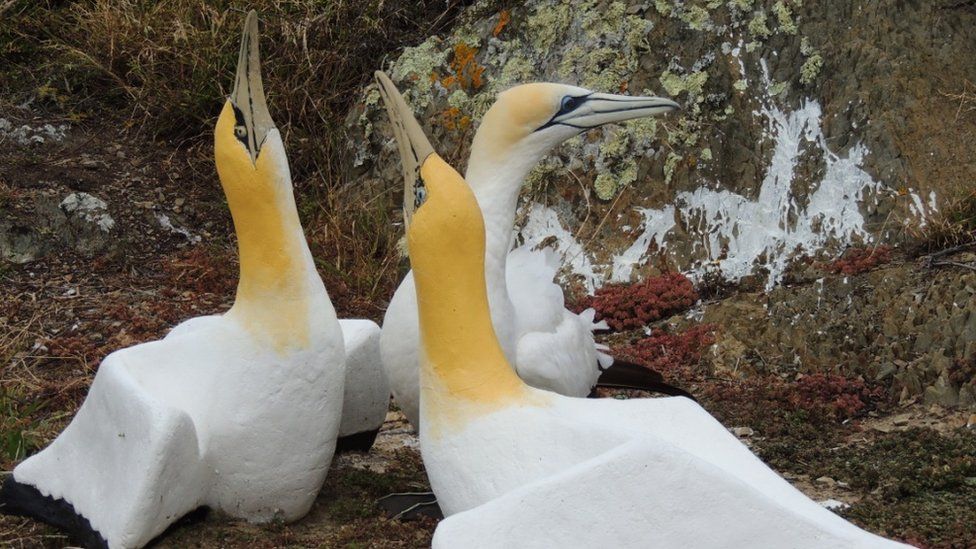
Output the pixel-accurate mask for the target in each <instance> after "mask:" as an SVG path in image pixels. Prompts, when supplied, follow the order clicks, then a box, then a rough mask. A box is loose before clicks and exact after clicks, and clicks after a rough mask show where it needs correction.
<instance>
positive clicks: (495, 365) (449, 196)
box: [409, 155, 526, 418]
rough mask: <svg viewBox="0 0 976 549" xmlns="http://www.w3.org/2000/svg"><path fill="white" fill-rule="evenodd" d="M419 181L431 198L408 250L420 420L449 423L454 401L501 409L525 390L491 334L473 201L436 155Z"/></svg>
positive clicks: (480, 236)
mask: <svg viewBox="0 0 976 549" xmlns="http://www.w3.org/2000/svg"><path fill="white" fill-rule="evenodd" d="M448 170H449V171H448ZM452 174H453V175H452ZM421 175H422V177H423V179H424V181H425V182H429V183H428V184H427V186H428V191H429V195H428V196H429V198H428V200H427V203H425V204H424V206H423V207H422V208H421V209H420V210H419V211H418V213H417V215H416V216H415V218H414V220H413V221H412V222H411V227H410V232H409V246H410V261H411V264H412V267H413V271H414V280H415V283H416V289H417V305H418V312H419V320H420V334H421V340H422V343H423V359H422V361H421V362H422V374H421V376H422V377H421V381H422V385H421V395H422V397H421V398H422V401H423V406H424V409H425V410H426V411H425V417H440V418H445V417H449V416H451V415H452V412H451V409H450V405H453V404H457V403H458V402H464V403H466V404H473V405H475V406H476V407H479V408H484V407H487V408H495V407H498V406H502V405H504V404H506V403H508V402H511V401H512V400H513V399H517V398H519V397H520V396H521V395H522V394H523V393H524V391H525V390H526V389H525V385H524V383H523V382H522V380H521V379H519V378H518V376H517V375H516V374H515V372H514V371H513V370H512V367H511V366H510V365H509V362H508V360H507V359H506V358H505V354H504V353H503V352H502V348H501V346H500V345H499V342H498V338H497V337H496V336H495V331H494V329H493V327H492V322H491V314H490V312H489V308H488V295H487V291H486V288H485V244H484V242H485V233H484V225H483V222H482V219H481V216H480V211H479V209H478V207H477V202H476V201H475V199H474V196H473V195H472V193H471V190H470V189H469V188H468V187H467V185H465V184H464V181H463V180H462V179H461V178H460V176H458V175H457V173H456V172H454V171H453V169H452V168H450V166H448V165H447V164H446V163H444V161H443V160H441V159H440V158H439V157H437V156H436V155H432V156H431V157H430V158H428V160H427V161H426V162H425V163H424V165H423V167H422V168H421ZM445 180H446V181H447V184H445V183H444V181H445ZM435 181H437V182H438V183H437V184H436V186H435V184H434V183H433V182H435Z"/></svg>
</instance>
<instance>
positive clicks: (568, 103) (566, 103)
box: [559, 95, 583, 114]
mask: <svg viewBox="0 0 976 549" xmlns="http://www.w3.org/2000/svg"><path fill="white" fill-rule="evenodd" d="M582 104H583V98H582V97H573V96H572V95H567V96H566V97H563V102H562V105H561V106H560V108H559V113H560V114H565V113H568V112H572V111H574V110H576V108H577V107H579V106H580V105H582Z"/></svg>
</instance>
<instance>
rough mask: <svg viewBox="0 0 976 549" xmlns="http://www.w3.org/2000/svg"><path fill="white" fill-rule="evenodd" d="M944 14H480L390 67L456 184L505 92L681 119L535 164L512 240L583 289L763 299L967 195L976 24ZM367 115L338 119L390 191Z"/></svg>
mask: <svg viewBox="0 0 976 549" xmlns="http://www.w3.org/2000/svg"><path fill="white" fill-rule="evenodd" d="M953 6H956V4H946V5H943V3H941V2H896V3H892V2H873V3H860V4H856V5H855V4H852V3H850V2H846V1H843V0H826V1H824V2H802V1H801V0H729V1H718V0H699V1H687V2H678V1H674V0H655V1H654V2H638V1H635V0H584V1H580V2H576V1H569V0H526V1H525V2H524V3H522V4H521V5H518V6H516V7H512V8H511V9H510V10H505V11H502V12H495V11H493V10H492V9H491V7H490V5H489V4H486V3H481V4H478V5H475V6H473V7H472V8H470V10H469V13H468V14H467V15H466V16H465V17H463V18H462V21H461V22H460V24H458V25H457V27H456V28H455V29H454V30H453V32H452V33H451V34H450V35H449V36H445V37H431V38H430V39H428V40H427V41H426V42H424V43H422V44H420V45H418V46H416V47H412V48H407V49H406V50H405V51H404V52H403V54H402V55H401V56H400V57H399V58H398V59H395V60H393V61H392V62H391V64H390V65H389V66H388V67H386V68H387V70H388V72H390V74H391V75H392V77H393V79H394V81H395V82H396V83H397V85H398V86H399V87H400V88H401V89H402V90H403V91H404V92H405V95H406V97H407V100H408V101H409V102H410V104H411V106H412V107H413V108H414V109H415V110H416V112H417V113H418V115H420V116H421V118H422V119H423V120H425V121H426V122H425V129H426V130H427V131H428V132H429V133H430V134H431V136H432V141H433V143H434V144H435V146H436V147H437V149H438V150H439V151H440V152H441V153H442V154H443V155H444V156H445V157H446V158H447V159H448V160H450V161H452V162H454V163H455V165H458V166H459V167H462V168H463V165H464V158H466V156H467V152H468V149H467V147H468V145H469V143H470V140H471V137H472V136H473V133H474V131H475V129H476V128H477V123H478V120H479V118H480V116H481V115H482V114H483V113H484V112H485V110H486V109H487V108H488V107H489V106H490V105H491V103H492V101H493V100H494V98H495V96H496V95H497V93H498V92H500V91H502V90H504V89H506V88H507V87H510V86H512V85H514V84H517V83H520V82H526V81H534V80H550V81H561V82H567V83H573V84H578V85H582V86H585V87H589V88H592V89H595V90H599V91H606V92H614V93H619V92H627V93H634V94H641V93H646V92H651V93H655V94H665V95H670V96H672V97H673V98H674V99H676V100H677V101H679V102H680V103H682V104H683V105H684V106H685V108H684V110H683V111H682V112H680V113H676V114H675V115H669V116H667V117H665V118H661V119H649V120H642V121H634V122H631V123H629V124H627V125H625V126H611V127H604V128H601V129H599V130H595V131H591V132H588V133H586V134H584V135H582V136H580V137H579V138H576V139H574V140H571V141H570V142H568V143H567V144H565V145H564V146H563V147H561V148H560V149H559V150H558V151H556V153H555V154H553V155H552V156H551V157H550V158H548V159H547V160H545V161H544V162H543V164H542V165H541V166H539V168H538V169H537V170H536V171H535V172H534V173H533V174H531V175H530V177H529V178H528V180H527V182H526V187H527V189H526V194H527V196H526V198H525V206H524V210H523V214H524V215H523V216H522V222H523V223H525V222H528V221H530V220H531V219H533V218H535V219H543V218H544V219H547V220H551V219H552V216H553V215H555V216H556V219H557V221H556V222H555V224H554V223H553V222H551V221H547V222H546V223H535V224H531V223H530V226H529V228H527V229H523V230H522V231H521V235H520V238H521V239H522V240H524V241H526V242H532V243H536V242H545V241H547V237H548V236H550V235H557V233H558V235H562V236H558V235H557V238H556V239H555V246H556V247H557V248H559V251H560V252H562V253H563V256H564V259H565V260H566V261H565V263H566V265H567V271H569V272H570V273H575V275H576V276H575V277H570V278H571V279H575V280H578V281H580V282H582V283H583V287H584V288H592V287H596V286H600V285H602V284H603V283H604V282H607V281H625V280H628V279H632V278H634V277H636V276H638V275H640V274H641V271H649V270H656V266H658V265H660V263H661V262H665V263H668V264H670V265H671V266H672V267H676V268H678V269H680V270H683V271H685V272H688V273H689V274H690V275H692V276H693V277H697V278H699V279H700V278H702V277H705V276H706V275H708V276H718V277H721V278H725V279H731V280H740V279H743V278H745V277H757V278H758V280H759V281H760V282H762V283H763V284H764V285H765V286H766V287H770V288H771V287H772V286H774V285H775V284H776V283H777V282H779V281H780V280H781V279H782V277H783V275H784V273H785V272H786V271H787V268H788V266H789V264H790V262H791V261H792V260H793V259H794V258H795V257H797V256H801V255H818V254H821V253H824V252H829V253H830V254H834V255H836V252H838V251H840V250H841V249H842V248H843V247H844V246H845V245H847V244H850V243H866V242H878V241H892V242H894V241H898V240H899V239H903V238H906V235H910V234H912V231H910V230H909V231H906V228H909V229H911V228H915V227H918V226H920V225H923V224H924V223H926V221H927V218H928V217H930V216H931V215H933V214H934V213H935V212H936V211H937V210H938V209H939V208H941V207H943V205H944V204H946V203H947V202H948V201H951V200H952V199H954V198H955V197H957V196H959V194H958V193H959V192H960V189H963V190H965V189H972V188H973V186H974V185H976V183H974V182H976V164H974V163H972V162H968V161H964V160H963V159H967V158H971V157H972V151H971V150H969V149H970V148H971V144H972V143H973V142H974V140H976V115H974V114H972V113H963V114H960V113H959V112H957V111H958V107H959V105H958V104H953V102H952V101H950V100H949V99H948V95H947V94H951V93H952V92H953V91H959V90H962V89H964V86H965V85H966V84H965V82H966V81H967V80H968V81H976V56H974V55H972V53H973V52H972V49H973V44H974V43H976V13H974V12H973V11H972V10H968V9H966V8H965V7H958V6H957V7H953ZM364 98H365V99H364V101H363V103H362V104H361V105H360V106H359V107H358V108H357V109H355V110H354V112H352V113H350V116H349V125H350V126H351V127H352V128H353V133H354V135H355V136H357V137H360V138H359V139H352V140H351V143H352V144H351V146H353V147H355V148H356V159H357V166H356V168H355V169H356V170H358V171H359V175H361V176H362V177H365V178H370V179H374V180H379V181H383V182H385V184H388V185H389V186H391V187H398V186H399V184H400V182H399V175H398V173H399V172H398V170H399V164H398V161H397V157H396V154H395V150H394V147H393V145H392V142H391V136H392V133H391V132H390V131H389V130H388V128H387V122H386V120H385V114H384V113H382V109H381V107H380V105H379V103H378V102H377V101H376V99H377V93H376V91H375V90H374V89H372V88H370V89H367V90H366V91H365V93H364ZM377 127H378V128H379V129H377ZM543 204H545V206H543ZM540 212H541V213H540ZM556 225H558V227H557V226H556ZM540 231H541V232H540ZM566 235H568V237H567V236H566ZM576 250H582V253H583V257H580V254H579V253H577V252H576Z"/></svg>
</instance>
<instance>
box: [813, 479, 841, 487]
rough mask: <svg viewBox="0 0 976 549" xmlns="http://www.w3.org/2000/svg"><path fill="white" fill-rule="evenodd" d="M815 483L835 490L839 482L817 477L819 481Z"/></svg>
mask: <svg viewBox="0 0 976 549" xmlns="http://www.w3.org/2000/svg"><path fill="white" fill-rule="evenodd" d="M814 482H816V483H817V484H822V485H824V486H826V487H828V488H833V487H834V486H836V485H837V481H836V480H834V479H832V478H830V477H817V480H815V481H814Z"/></svg>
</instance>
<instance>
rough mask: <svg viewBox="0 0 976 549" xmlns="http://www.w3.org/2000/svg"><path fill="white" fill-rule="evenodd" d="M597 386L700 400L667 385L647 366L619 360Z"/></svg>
mask: <svg viewBox="0 0 976 549" xmlns="http://www.w3.org/2000/svg"><path fill="white" fill-rule="evenodd" d="M596 386H597V387H606V388H612V389H635V390H638V391H648V392H651V393H661V394H665V395H668V396H682V397H686V398H690V399H691V400H694V401H695V402H698V399H696V398H695V397H693V396H691V393H689V392H688V391H685V390H684V389H681V388H680V387H676V386H674V385H671V384H670V383H667V382H666V381H665V380H664V376H662V375H661V374H660V373H658V372H655V371H654V370H651V369H650V368H648V367H646V366H641V365H640V364H635V363H633V362H627V361H625V360H620V359H617V358H614V359H613V364H612V365H611V366H610V367H608V368H607V369H606V370H603V371H602V372H601V373H600V378H599V379H597V381H596Z"/></svg>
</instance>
